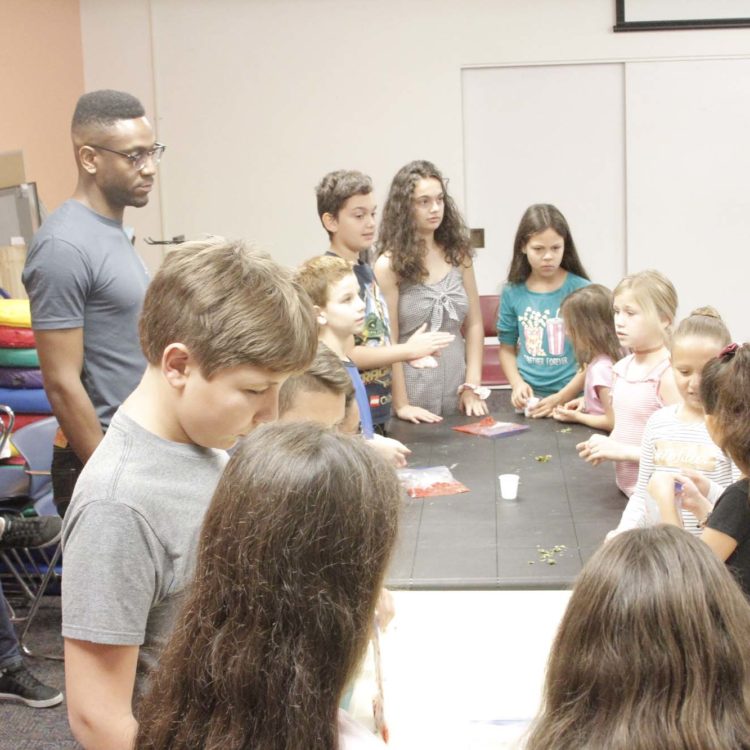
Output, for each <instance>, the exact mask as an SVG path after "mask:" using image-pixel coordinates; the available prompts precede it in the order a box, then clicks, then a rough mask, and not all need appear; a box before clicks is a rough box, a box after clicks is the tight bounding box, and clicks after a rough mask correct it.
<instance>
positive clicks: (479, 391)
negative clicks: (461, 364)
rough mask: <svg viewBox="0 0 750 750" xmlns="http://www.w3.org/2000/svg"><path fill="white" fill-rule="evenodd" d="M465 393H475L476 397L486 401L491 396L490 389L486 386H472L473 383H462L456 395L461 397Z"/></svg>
mask: <svg viewBox="0 0 750 750" xmlns="http://www.w3.org/2000/svg"><path fill="white" fill-rule="evenodd" d="M464 391H473V392H474V395H476V396H477V397H478V398H481V399H482V401H486V400H487V399H488V398H489V396H490V389H489V388H487V386H484V385H472V384H471V383H462V384H461V385H459V386H458V389H457V390H456V393H457V394H458V395H459V396H460V395H461V394H462V393H463V392H464Z"/></svg>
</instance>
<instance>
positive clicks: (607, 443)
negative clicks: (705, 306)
mask: <svg viewBox="0 0 750 750" xmlns="http://www.w3.org/2000/svg"><path fill="white" fill-rule="evenodd" d="M613 307H614V318H615V330H616V331H617V337H618V339H619V341H620V344H622V345H623V346H626V347H628V348H629V349H630V351H631V354H629V355H628V356H627V357H624V358H623V359H621V360H620V361H619V362H617V364H615V366H614V368H613V373H614V379H613V383H612V408H613V410H614V414H615V426H614V429H613V430H612V434H611V435H610V436H609V437H606V436H604V435H592V436H591V437H590V438H589V439H588V440H586V441H585V442H583V443H579V444H578V446H577V449H578V453H579V455H580V456H581V458H583V459H585V460H586V461H588V462H589V463H592V464H594V465H597V464H600V463H601V462H602V461H607V460H609V461H614V462H615V477H616V481H617V486H618V487H619V488H620V489H621V490H622V491H623V492H624V493H625V495H627V496H628V497H630V495H631V494H632V493H633V490H634V489H635V484H636V481H637V479H638V460H639V456H640V445H641V437H642V436H643V430H644V428H645V427H646V422H647V421H648V418H649V417H650V416H651V415H652V414H653V413H654V412H655V411H657V409H661V408H662V407H663V406H666V405H668V404H673V403H676V402H677V401H678V400H679V393H678V392H677V387H676V385H675V381H674V374H673V372H672V368H671V367H670V360H669V349H668V348H667V343H668V341H669V332H670V328H671V326H672V323H673V321H674V317H675V313H676V312H677V292H676V291H675V288H674V286H673V285H672V283H671V282H670V281H669V279H667V278H666V277H665V276H663V275H662V274H661V273H659V272H658V271H641V272H640V273H637V274H633V275H632V276H626V277H625V278H624V279H623V280H622V281H621V282H620V283H619V284H618V285H617V288H616V289H615V291H614V306H613Z"/></svg>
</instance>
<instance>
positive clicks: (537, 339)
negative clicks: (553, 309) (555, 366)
mask: <svg viewBox="0 0 750 750" xmlns="http://www.w3.org/2000/svg"><path fill="white" fill-rule="evenodd" d="M549 318H550V314H549V310H545V311H544V312H543V313H542V312H539V311H538V310H534V309H532V308H531V307H527V308H526V309H525V310H524V313H523V315H519V316H518V320H519V322H520V323H521V329H522V330H523V339H524V344H525V347H526V351H527V352H528V353H529V355H530V356H532V357H544V356H546V355H545V352H544V346H543V341H544V333H545V331H546V330H547V321H548V320H549Z"/></svg>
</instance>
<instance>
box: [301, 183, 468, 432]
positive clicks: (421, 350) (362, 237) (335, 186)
mask: <svg viewBox="0 0 750 750" xmlns="http://www.w3.org/2000/svg"><path fill="white" fill-rule="evenodd" d="M315 193H316V196H317V203H318V216H319V217H320V221H321V223H322V224H323V228H324V229H325V230H326V232H328V238H329V240H330V243H331V245H330V249H329V250H328V255H336V256H338V257H339V258H343V259H344V260H346V261H349V262H350V263H352V264H353V271H354V274H355V276H356V278H357V282H358V285H359V296H360V297H361V298H362V300H363V302H364V305H365V308H364V324H363V326H362V328H361V330H360V331H358V333H357V334H356V335H355V346H354V348H353V349H352V350H351V352H350V355H351V359H352V361H353V362H354V363H355V364H356V366H357V367H358V368H359V370H360V373H361V376H362V381H363V383H364V386H365V389H366V391H367V399H368V404H369V406H370V410H371V414H372V421H373V426H374V429H375V431H376V432H379V433H381V434H383V435H384V434H385V423H386V422H387V421H388V419H389V418H390V416H391V400H392V398H391V365H392V364H393V363H394V362H405V361H408V360H415V359H419V358H420V357H425V356H427V355H429V354H434V353H435V352H436V351H439V350H440V349H444V348H445V347H446V346H448V344H450V342H451V341H452V340H453V338H454V336H453V334H450V333H446V332H444V331H426V327H427V326H426V325H424V326H422V327H421V328H419V329H418V330H417V331H416V332H415V333H414V334H413V335H412V336H411V337H410V338H409V339H408V340H407V341H405V342H404V343H403V344H392V343H391V331H390V324H389V321H388V308H387V306H386V303H385V300H384V299H383V296H382V294H381V293H380V289H379V288H378V285H377V282H376V281H375V275H374V273H373V271H372V268H371V267H370V265H369V263H368V262H367V260H366V257H365V256H366V254H367V251H368V250H369V249H370V248H371V247H372V245H373V243H374V241H375V214H376V210H377V204H376V203H375V196H374V194H373V189H372V180H371V179H370V178H369V177H368V176H367V175H365V174H362V172H357V171H354V170H345V169H341V170H338V171H336V172H330V173H328V174H327V175H326V176H325V177H323V179H322V180H321V181H320V183H319V184H318V186H317V188H316V189H315Z"/></svg>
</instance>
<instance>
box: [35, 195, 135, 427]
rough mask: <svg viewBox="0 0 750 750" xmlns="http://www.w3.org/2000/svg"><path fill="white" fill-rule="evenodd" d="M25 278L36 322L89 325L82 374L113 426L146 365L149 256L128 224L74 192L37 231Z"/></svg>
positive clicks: (104, 421)
mask: <svg viewBox="0 0 750 750" xmlns="http://www.w3.org/2000/svg"><path fill="white" fill-rule="evenodd" d="M22 279H23V283H24V286H25V287H26V291H27V293H28V295H29V301H30V303H31V321H32V326H33V328H34V329H36V330H40V331H46V330H57V329H67V328H83V372H82V373H81V380H82V382H83V387H84V388H85V389H86V393H87V394H88V396H89V398H90V399H91V402H92V403H93V404H94V408H95V409H96V414H97V416H98V417H99V421H100V423H101V425H102V427H103V428H105V429H106V427H107V426H108V425H109V422H110V419H111V418H112V415H113V414H114V412H115V409H117V407H118V406H119V405H120V404H121V403H122V402H123V401H125V399H126V398H127V397H128V396H129V395H130V393H131V392H132V391H133V390H134V388H135V387H136V386H137V385H138V383H139V382H140V379H141V376H142V375H143V371H144V370H145V369H146V360H145V358H144V356H143V353H142V351H141V345H140V341H139V339H138V316H139V315H140V312H141V307H142V306H143V297H144V295H145V293H146V287H147V286H148V272H147V271H146V267H145V266H144V264H143V261H142V260H141V259H140V258H139V257H138V254H137V253H136V252H135V249H134V248H133V245H132V243H131V242H130V240H129V239H128V237H127V235H126V234H125V232H124V231H123V228H122V224H120V223H119V222H116V221H113V220H111V219H107V218H105V217H104V216H101V215H99V214H97V213H96V212H94V211H92V210H91V209H89V208H87V207H86V206H84V205H83V204H82V203H80V202H79V201H77V200H72V199H71V200H68V201H65V203H63V204H62V206H60V208H58V209H57V210H56V211H55V212H54V213H52V214H51V215H50V216H49V218H48V219H47V220H46V221H45V222H44V224H42V227H41V229H40V230H39V231H38V232H37V233H36V235H35V236H34V239H33V241H32V243H31V248H30V249H29V254H28V257H27V258H26V265H25V267H24V271H23V276H22Z"/></svg>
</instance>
